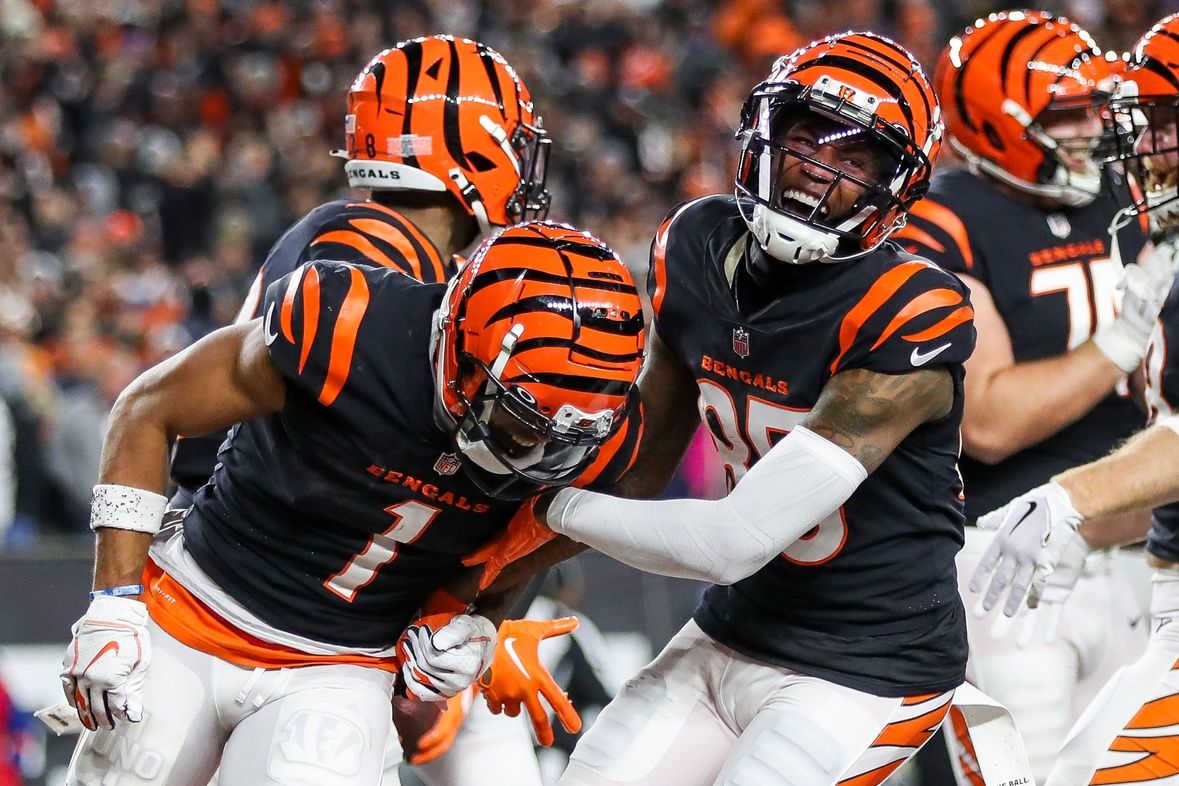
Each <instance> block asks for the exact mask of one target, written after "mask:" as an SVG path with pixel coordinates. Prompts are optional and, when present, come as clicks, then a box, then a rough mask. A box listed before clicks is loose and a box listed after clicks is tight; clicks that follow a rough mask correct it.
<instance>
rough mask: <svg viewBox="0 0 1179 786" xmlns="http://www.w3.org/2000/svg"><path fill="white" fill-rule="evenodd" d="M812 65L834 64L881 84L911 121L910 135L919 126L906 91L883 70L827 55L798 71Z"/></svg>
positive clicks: (856, 61) (848, 58)
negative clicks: (906, 98)
mask: <svg viewBox="0 0 1179 786" xmlns="http://www.w3.org/2000/svg"><path fill="white" fill-rule="evenodd" d="M812 65H814V66H816V67H830V66H834V67H836V68H842V69H843V70H845V71H850V72H851V73H853V74H856V75H858V76H862V77H863V78H865V79H867V80H868V81H869V82H872V83H873V84H875V85H877V86H879V87H880V89H882V90H883V91H884V92H886V93H888V94H889V95H890V96H891V97H892V98H893V99H895V100H896V102H897V106H898V107H900V110H901V113H902V114H904V116H905V120H907V121H908V122H909V128H908V132H909V134H910V135H912V133H913V130H914V129H915V128H916V127H917V126H916V123H915V122H914V120H913V108H912V107H911V106H909V102H908V101H907V100H905V95H904V91H903V90H902V89H901V86H900V85H899V84H898V83H897V82H895V81H894V80H892V79H890V78H889V77H887V76H886V75H885V74H883V73H882V72H880V71H878V70H876V69H874V68H871V67H870V66H868V65H866V64H864V63H861V62H860V61H859V60H853V59H852V58H850V57H846V56H844V55H825V56H822V57H819V58H816V59H815V60H813V61H811V62H810V63H807V64H805V65H802V66H799V68H798V71H797V72H796V73H801V72H802V71H803V70H804V69H805V68H807V67H809V66H812Z"/></svg>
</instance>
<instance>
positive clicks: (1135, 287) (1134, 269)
mask: <svg viewBox="0 0 1179 786" xmlns="http://www.w3.org/2000/svg"><path fill="white" fill-rule="evenodd" d="M1177 269H1179V240H1177V239H1171V240H1167V241H1163V242H1160V243H1158V244H1157V245H1155V247H1154V249H1153V250H1152V251H1151V253H1150V254H1149V255H1148V256H1147V257H1146V259H1144V260H1143V261H1142V264H1129V265H1126V268H1125V270H1124V271H1123V272H1122V278H1121V280H1120V281H1119V282H1118V288H1119V289H1120V290H1121V291H1122V306H1121V309H1120V310H1119V311H1118V315H1117V317H1116V318H1115V319H1114V321H1113V322H1111V323H1110V324H1109V325H1106V326H1105V327H1104V328H1102V329H1101V330H1098V331H1097V332H1096V333H1095V334H1094V335H1093V343H1094V344H1096V345H1097V348H1098V349H1100V350H1101V352H1102V354H1104V355H1105V356H1106V357H1107V358H1109V359H1110V361H1111V362H1112V363H1113V364H1114V365H1116V366H1117V367H1118V368H1120V369H1121V370H1122V371H1125V372H1126V373H1127V374H1129V373H1131V372H1133V371H1134V370H1135V369H1136V368H1138V365H1139V364H1140V363H1141V362H1142V358H1143V357H1145V355H1146V344H1147V342H1148V341H1149V340H1150V335H1151V333H1153V332H1154V325H1155V321H1156V320H1157V319H1158V316H1159V311H1161V310H1162V308H1163V303H1164V302H1165V301H1166V299H1167V295H1168V294H1169V293H1170V291H1171V285H1172V283H1174V281H1175V272H1176V270H1177Z"/></svg>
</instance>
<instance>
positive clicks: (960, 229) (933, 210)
mask: <svg viewBox="0 0 1179 786" xmlns="http://www.w3.org/2000/svg"><path fill="white" fill-rule="evenodd" d="M909 212H910V213H912V214H913V215H915V216H918V217H920V218H924V219H925V220H926V221H928V222H929V223H931V224H933V225H934V226H936V227H938V228H939V229H941V230H942V231H943V232H945V233H946V234H947V235H949V236H950V239H951V240H953V241H954V245H955V246H957V248H958V253H959V254H961V255H962V261H963V262H965V263H966V269H967V270H970V269H971V268H973V267H974V251H973V250H972V249H971V248H970V237H969V235H967V234H966V225H965V224H963V223H962V219H960V218H958V214H957V213H955V212H954V211H953V210H950V209H949V208H948V207H945V206H943V205H939V204H938V203H937V202H934V201H932V200H931V199H929V197H926V198H925V199H922V200H921V201H920V202H918V203H917V204H915V205H913V207H911V208H909Z"/></svg>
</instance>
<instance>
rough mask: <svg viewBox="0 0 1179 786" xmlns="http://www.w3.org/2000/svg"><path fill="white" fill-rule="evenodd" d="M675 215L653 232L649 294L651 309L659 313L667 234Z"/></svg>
mask: <svg viewBox="0 0 1179 786" xmlns="http://www.w3.org/2000/svg"><path fill="white" fill-rule="evenodd" d="M674 220H675V216H672V217H671V218H669V219H667V220H666V221H664V222H663V226H661V227H659V231H658V232H656V233H655V248H654V249H653V251H652V253H651V265H652V267H653V270H654V273H655V294H653V295H652V296H651V310H652V311H654V312H655V315H656V316H658V315H659V310H660V309H661V308H663V296H664V295H666V294H667V235H668V231H669V230H670V229H671V222H672V221H674Z"/></svg>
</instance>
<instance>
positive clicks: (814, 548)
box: [697, 379, 847, 565]
mask: <svg viewBox="0 0 1179 786" xmlns="http://www.w3.org/2000/svg"><path fill="white" fill-rule="evenodd" d="M697 383H698V384H699V386H700V414H701V416H702V417H703V418H704V422H705V423H706V424H708V427H709V430H710V431H712V436H713V442H715V443H716V447H717V450H719V451H720V455H721V461H723V462H724V463H725V473H726V475H727V476H728V479H729V485H730V487H732V486H734V485H736V483H737V481H739V480H740V479H741V478H742V477H743V476H744V475H745V472H746V471H747V470H748V469H749V467H750V466H751V460H752V458H753V452H754V451H757V455H758V456H759V457H760V456H764V455H765V454H766V453H769V452H770V448H772V447H773V445H774V443H775V442H776V441H777V440H778V439H780V438H781V437H783V436H785V435H786V434H789V433H790V429H792V428H794V427H795V426H797V425H798V424H799V423H801V422H802V421H803V419H804V418H806V416H807V412H808V410H804V409H790V408H789V407H783V406H781V405H779V404H772V403H770V402H769V401H765V400H764V399H760V398H755V397H753V396H749V397H748V403H747V404H746V413H745V431H746V433H748V435H749V436H748V439H746V438H744V437H742V432H741V426H740V424H739V423H738V420H737V403H736V402H735V401H733V397H732V396H731V395H730V394H729V391H727V390H725V389H724V388H723V387H721V386H720V385H718V384H716V383H715V382H711V381H709V380H707V379H701V380H698V381H697ZM845 543H847V519H846V518H845V517H844V514H843V508H840V509H839V510H837V511H835V512H834V513H832V514H831V515H830V516H828V517H827V518H825V519H823V520H822V521H821V522H819V525H818V526H817V527H815V528H814V529H812V530H811V531H810V532H808V533H807V534H805V535H803V536H802V537H801V538H799V539H798V540H797V541H795V542H794V543H792V544H790V546H789V547H788V548H787V549H786V550H785V551H783V552H782V556H783V557H785V558H786V559H788V560H790V561H791V562H793V563H794V564H796V565H821V564H822V563H824V562H827V561H828V560H830V559H832V558H834V557H835V555H837V554H838V553H839V552H840V551H842V550H843V545H844V544H845Z"/></svg>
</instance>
